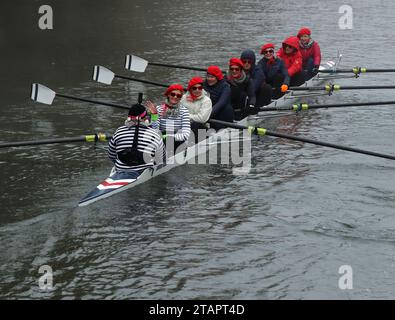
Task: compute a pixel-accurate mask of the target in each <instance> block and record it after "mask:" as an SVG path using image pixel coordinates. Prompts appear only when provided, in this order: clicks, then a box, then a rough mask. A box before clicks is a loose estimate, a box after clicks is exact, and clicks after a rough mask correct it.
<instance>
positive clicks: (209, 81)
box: [206, 74, 218, 86]
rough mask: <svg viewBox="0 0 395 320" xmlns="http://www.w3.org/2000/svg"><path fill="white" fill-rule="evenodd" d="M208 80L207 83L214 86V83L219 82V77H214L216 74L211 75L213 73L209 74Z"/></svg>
mask: <svg viewBox="0 0 395 320" xmlns="http://www.w3.org/2000/svg"><path fill="white" fill-rule="evenodd" d="M206 80H207V84H208V85H209V86H213V85H215V84H216V83H217V82H218V80H217V78H216V77H214V76H213V75H211V74H207V76H206Z"/></svg>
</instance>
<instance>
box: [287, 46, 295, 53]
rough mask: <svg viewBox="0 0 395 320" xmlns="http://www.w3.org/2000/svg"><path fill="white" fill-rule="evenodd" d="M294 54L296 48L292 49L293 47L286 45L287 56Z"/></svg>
mask: <svg viewBox="0 0 395 320" xmlns="http://www.w3.org/2000/svg"><path fill="white" fill-rule="evenodd" d="M292 52H294V48H292V47H291V46H288V45H285V54H291V53H292Z"/></svg>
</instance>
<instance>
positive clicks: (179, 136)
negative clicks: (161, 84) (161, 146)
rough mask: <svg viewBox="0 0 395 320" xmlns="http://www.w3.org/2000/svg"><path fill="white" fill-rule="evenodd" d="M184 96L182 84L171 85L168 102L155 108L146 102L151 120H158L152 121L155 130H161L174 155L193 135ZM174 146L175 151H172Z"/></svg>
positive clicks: (167, 90)
mask: <svg viewBox="0 0 395 320" xmlns="http://www.w3.org/2000/svg"><path fill="white" fill-rule="evenodd" d="M183 94H184V87H183V86H182V85H180V84H172V85H170V86H169V87H168V88H167V89H166V91H165V93H164V95H165V97H166V101H165V102H163V103H162V104H160V105H158V106H155V105H154V104H153V103H152V102H151V101H147V102H146V107H147V109H148V110H149V112H150V113H151V118H152V117H153V116H154V118H155V117H156V116H157V117H158V118H157V120H154V121H152V123H151V125H152V128H153V129H156V130H159V131H160V132H161V133H162V137H163V139H164V141H165V144H166V147H170V150H167V151H169V152H171V153H173V152H174V151H175V150H176V149H177V148H178V147H179V146H180V145H182V144H183V143H185V142H187V141H188V138H189V135H190V133H191V122H190V117H189V112H188V109H187V107H185V106H184V105H183V104H182V103H181V98H182V96H183ZM171 146H174V150H171Z"/></svg>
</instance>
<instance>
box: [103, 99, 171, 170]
mask: <svg viewBox="0 0 395 320" xmlns="http://www.w3.org/2000/svg"><path fill="white" fill-rule="evenodd" d="M108 156H109V158H110V160H111V161H113V162H114V164H115V170H116V171H138V172H139V171H142V170H144V169H147V168H152V167H153V166H154V165H157V164H161V163H162V162H163V159H164V145H163V141H162V138H161V136H160V135H159V134H158V133H157V132H156V130H154V129H152V128H150V127H149V120H148V113H147V111H146V109H145V107H144V106H143V105H141V104H140V103H137V104H134V105H133V106H132V107H131V108H130V110H129V114H128V118H127V120H126V121H125V125H123V126H121V127H119V128H118V129H117V130H116V131H115V133H114V135H113V136H112V138H111V140H110V141H109V143H108Z"/></svg>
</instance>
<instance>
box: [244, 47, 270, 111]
mask: <svg viewBox="0 0 395 320" xmlns="http://www.w3.org/2000/svg"><path fill="white" fill-rule="evenodd" d="M240 60H241V62H243V69H244V72H245V73H246V75H247V76H248V77H250V78H251V80H252V82H253V84H254V90H255V96H256V104H255V106H256V107H257V108H259V107H262V106H263V105H264V96H265V95H266V94H265V90H262V85H263V84H264V80H265V76H264V75H263V72H262V70H261V69H260V68H257V66H256V56H255V52H254V51H253V50H251V49H246V50H244V51H243V52H242V53H241V56H240Z"/></svg>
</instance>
